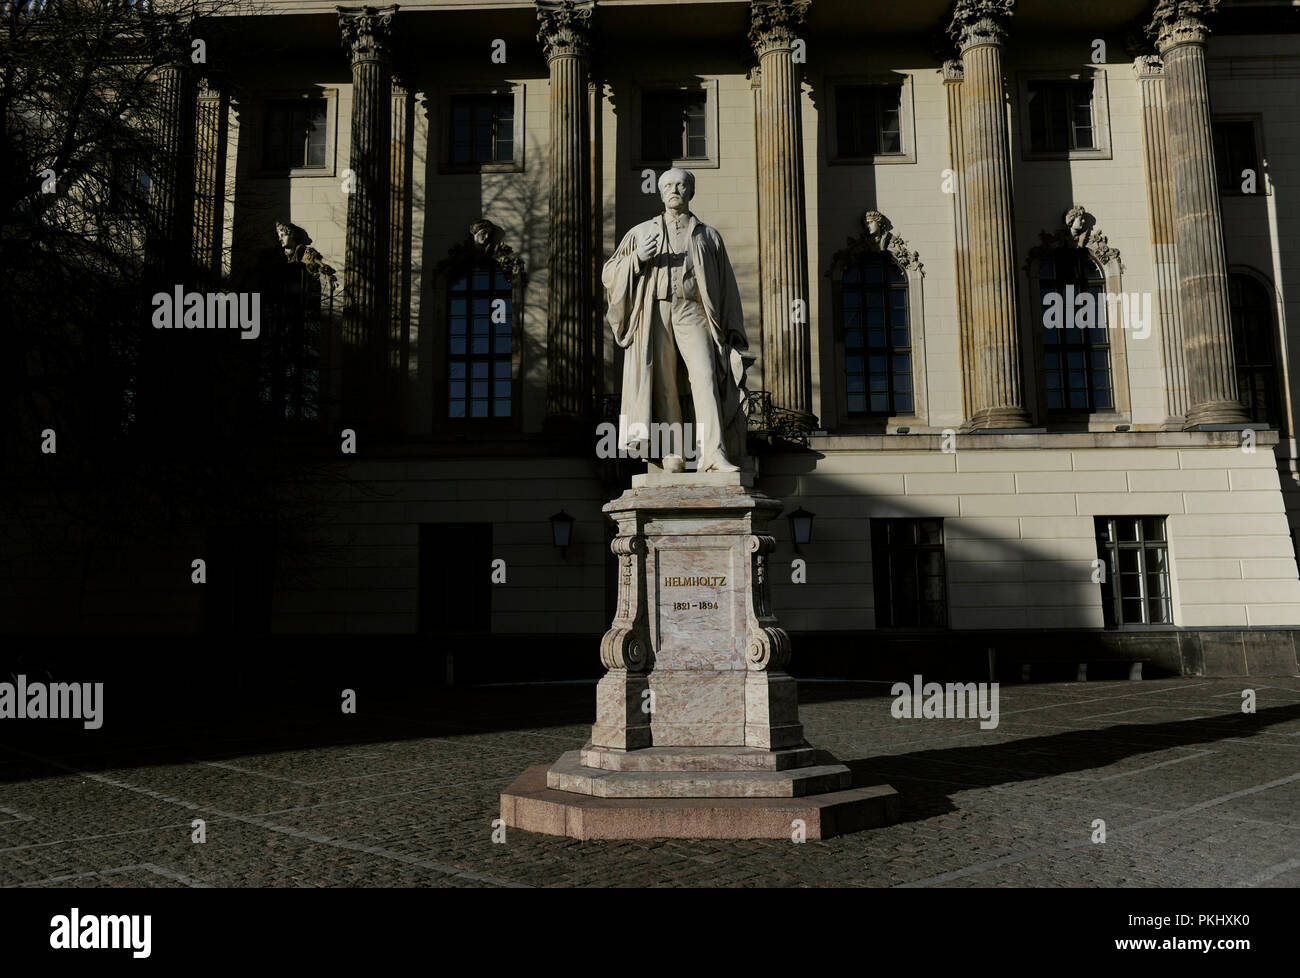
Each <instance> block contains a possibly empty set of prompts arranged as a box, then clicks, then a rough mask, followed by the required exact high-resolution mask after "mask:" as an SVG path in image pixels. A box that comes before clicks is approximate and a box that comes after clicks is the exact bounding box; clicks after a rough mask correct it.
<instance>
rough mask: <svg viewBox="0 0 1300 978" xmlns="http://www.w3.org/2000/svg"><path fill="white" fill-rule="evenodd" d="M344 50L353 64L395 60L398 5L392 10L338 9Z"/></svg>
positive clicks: (377, 8)
mask: <svg viewBox="0 0 1300 978" xmlns="http://www.w3.org/2000/svg"><path fill="white" fill-rule="evenodd" d="M335 9H336V10H337V11H338V13H339V33H340V34H341V35H342V38H343V50H344V51H346V52H347V53H348V56H349V57H350V58H351V59H352V63H353V64H354V65H355V64H358V63H360V62H364V61H387V62H391V61H392V60H393V17H394V16H395V15H396V14H397V4H393V5H392V6H390V7H336V8H335Z"/></svg>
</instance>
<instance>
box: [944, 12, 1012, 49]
mask: <svg viewBox="0 0 1300 978" xmlns="http://www.w3.org/2000/svg"><path fill="white" fill-rule="evenodd" d="M1015 8H1016V0H957V3H956V5H955V6H954V7H953V11H952V22H951V23H950V24H949V25H948V36H949V37H951V38H952V42H953V44H955V45H956V46H957V50H958V51H965V50H966V49H967V48H972V47H975V46H976V45H978V44H1004V43H1005V42H1006V39H1007V29H1008V27H1009V26H1010V25H1009V21H1010V20H1011V14H1012V12H1013V11H1014V10H1015Z"/></svg>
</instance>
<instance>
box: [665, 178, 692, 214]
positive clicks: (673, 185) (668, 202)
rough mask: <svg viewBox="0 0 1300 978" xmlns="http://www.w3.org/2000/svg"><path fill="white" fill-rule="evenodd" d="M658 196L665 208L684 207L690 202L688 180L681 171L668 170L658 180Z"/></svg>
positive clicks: (675, 208) (689, 184)
mask: <svg viewBox="0 0 1300 978" xmlns="http://www.w3.org/2000/svg"><path fill="white" fill-rule="evenodd" d="M659 196H660V198H661V199H662V200H663V202H664V206H665V207H667V208H670V209H672V210H677V209H680V208H682V207H685V206H686V205H687V204H689V203H690V202H691V196H692V194H691V183H690V179H689V178H688V177H687V176H686V174H685V173H683V172H682V171H681V170H669V171H668V172H667V173H665V174H664V175H663V176H662V177H661V178H660V180H659Z"/></svg>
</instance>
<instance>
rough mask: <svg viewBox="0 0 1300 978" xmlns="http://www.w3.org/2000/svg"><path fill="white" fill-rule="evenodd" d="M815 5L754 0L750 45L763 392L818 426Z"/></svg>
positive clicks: (798, 0)
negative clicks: (808, 105) (812, 138)
mask: <svg viewBox="0 0 1300 978" xmlns="http://www.w3.org/2000/svg"><path fill="white" fill-rule="evenodd" d="M807 13H808V2H807V0H753V2H752V3H751V4H750V27H749V42H750V44H752V45H753V47H754V54H755V55H757V56H758V67H759V74H760V77H761V83H760V88H759V94H758V104H759V110H758V261H759V269H760V271H761V277H762V292H761V298H762V304H761V308H762V316H763V387H764V388H765V389H766V390H768V391H770V392H771V394H772V404H773V406H774V407H778V408H784V409H785V410H788V411H793V412H795V414H796V415H799V416H802V418H800V419H799V420H801V421H802V423H803V424H805V425H806V426H807V427H810V428H815V427H816V418H815V417H814V416H813V409H812V356H811V352H810V347H811V330H810V328H809V322H808V311H809V309H810V308H811V305H812V303H811V302H810V300H809V295H808V230H807V221H806V218H805V216H804V199H803V127H802V126H801V125H800V121H799V101H800V91H799V82H800V79H799V70H798V69H797V68H796V67H795V64H794V58H793V53H794V43H795V41H796V40H798V34H799V31H800V30H801V29H802V28H803V26H804V18H805V16H806V15H807Z"/></svg>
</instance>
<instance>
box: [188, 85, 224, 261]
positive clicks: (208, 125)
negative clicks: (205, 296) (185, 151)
mask: <svg viewBox="0 0 1300 978" xmlns="http://www.w3.org/2000/svg"><path fill="white" fill-rule="evenodd" d="M229 118H230V97H229V93H228V92H227V91H225V89H224V88H221V87H216V86H213V85H206V86H205V87H204V88H203V89H202V91H201V92H200V93H199V99H198V110H197V113H196V116H195V125H194V264H195V265H196V266H197V267H199V268H202V269H203V270H204V271H205V272H206V273H207V274H208V275H210V276H212V277H213V278H214V279H215V278H218V277H220V275H221V272H222V267H223V264H224V263H223V260H222V259H223V255H222V232H223V230H224V224H225V213H226V145H227V143H226V140H227V128H228V123H229Z"/></svg>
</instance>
